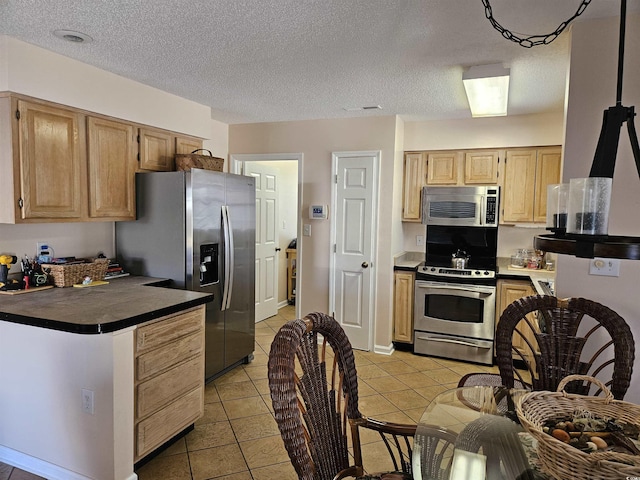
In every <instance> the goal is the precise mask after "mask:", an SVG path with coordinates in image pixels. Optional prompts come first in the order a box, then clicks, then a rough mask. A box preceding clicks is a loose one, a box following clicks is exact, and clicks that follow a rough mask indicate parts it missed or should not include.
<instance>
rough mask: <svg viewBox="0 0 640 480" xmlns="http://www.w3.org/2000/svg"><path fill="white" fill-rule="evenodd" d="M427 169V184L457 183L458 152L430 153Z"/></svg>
mask: <svg viewBox="0 0 640 480" xmlns="http://www.w3.org/2000/svg"><path fill="white" fill-rule="evenodd" d="M427 170H428V174H427V185H456V184H457V183H458V152H446V153H430V154H429V156H428V160H427Z"/></svg>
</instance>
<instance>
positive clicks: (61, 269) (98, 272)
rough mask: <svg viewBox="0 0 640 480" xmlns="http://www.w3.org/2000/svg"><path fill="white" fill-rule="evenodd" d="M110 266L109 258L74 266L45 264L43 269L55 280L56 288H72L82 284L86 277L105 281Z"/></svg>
mask: <svg viewBox="0 0 640 480" xmlns="http://www.w3.org/2000/svg"><path fill="white" fill-rule="evenodd" d="M108 266H109V259H108V258H96V259H94V260H93V262H91V263H75V264H72V265H54V264H51V263H43V264H42V268H43V270H44V271H45V272H47V273H48V274H49V276H50V277H51V278H53V284H54V285H55V286H56V287H71V286H73V285H74V284H76V283H82V280H84V277H90V278H91V280H94V281H95V280H102V279H104V275H105V273H107V267H108Z"/></svg>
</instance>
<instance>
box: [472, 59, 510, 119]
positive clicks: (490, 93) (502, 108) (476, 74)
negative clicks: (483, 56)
mask: <svg viewBox="0 0 640 480" xmlns="http://www.w3.org/2000/svg"><path fill="white" fill-rule="evenodd" d="M462 83H463V84H464V89H465V92H466V93H467V99H468V100H469V108H470V109H471V116H472V117H504V116H505V115H506V114H507V103H508V99H509V69H508V68H504V67H503V66H502V64H499V63H496V64H491V65H476V66H473V67H470V68H468V69H466V70H465V71H464V72H463V73H462Z"/></svg>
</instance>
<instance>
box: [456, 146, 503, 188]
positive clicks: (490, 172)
mask: <svg viewBox="0 0 640 480" xmlns="http://www.w3.org/2000/svg"><path fill="white" fill-rule="evenodd" d="M498 159H499V153H498V151H497V150H494V151H486V152H466V153H465V154H464V183H465V184H466V185H475V184H480V185H495V184H496V183H498Z"/></svg>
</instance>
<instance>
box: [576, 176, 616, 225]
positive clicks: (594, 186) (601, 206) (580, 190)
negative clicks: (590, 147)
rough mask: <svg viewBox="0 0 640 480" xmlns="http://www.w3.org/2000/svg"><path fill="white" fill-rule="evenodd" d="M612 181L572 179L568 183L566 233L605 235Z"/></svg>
mask: <svg viewBox="0 0 640 480" xmlns="http://www.w3.org/2000/svg"><path fill="white" fill-rule="evenodd" d="M611 183H612V179H611V178H607V177H589V178H572V179H571V180H570V181H569V206H568V213H567V233H578V234H586V235H607V233H608V230H609V205H610V203H611Z"/></svg>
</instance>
